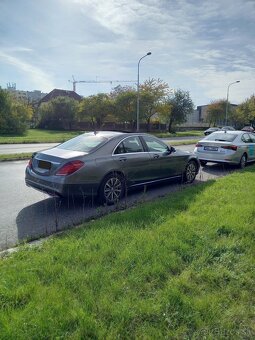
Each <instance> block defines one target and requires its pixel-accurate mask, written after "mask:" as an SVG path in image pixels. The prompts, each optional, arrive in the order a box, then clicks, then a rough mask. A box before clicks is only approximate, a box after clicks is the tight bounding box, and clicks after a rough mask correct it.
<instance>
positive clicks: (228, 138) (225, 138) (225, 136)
mask: <svg viewBox="0 0 255 340" xmlns="http://www.w3.org/2000/svg"><path fill="white" fill-rule="evenodd" d="M236 137H237V135H236V134H232V133H225V132H220V133H217V132H214V133H213V134H211V135H209V136H207V137H205V138H204V139H205V140H212V141H215V142H217V141H219V142H233V140H235V139H236Z"/></svg>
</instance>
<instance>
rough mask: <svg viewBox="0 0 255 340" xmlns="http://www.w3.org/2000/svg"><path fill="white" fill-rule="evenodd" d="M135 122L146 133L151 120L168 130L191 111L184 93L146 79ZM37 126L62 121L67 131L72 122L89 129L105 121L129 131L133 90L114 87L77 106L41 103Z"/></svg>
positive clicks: (61, 102)
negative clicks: (140, 123) (87, 123)
mask: <svg viewBox="0 0 255 340" xmlns="http://www.w3.org/2000/svg"><path fill="white" fill-rule="evenodd" d="M139 93H140V95H139V122H142V123H145V124H146V127H147V131H150V127H151V123H152V121H157V122H161V123H164V124H167V125H168V129H169V131H172V129H173V128H174V126H175V125H176V124H181V123H183V122H185V121H186V118H187V115H188V114H190V113H192V112H193V110H194V104H193V102H192V99H191V98H190V95H189V92H188V91H183V90H180V89H179V90H177V91H175V92H174V93H172V92H171V90H170V89H169V85H168V84H167V83H165V82H163V81H162V80H160V79H149V80H146V81H145V82H144V83H143V84H141V85H140V91H139ZM38 117H39V126H40V127H41V128H45V127H47V126H49V125H50V123H51V122H53V121H54V122H55V123H57V122H58V121H61V120H62V121H63V120H65V122H66V123H67V124H68V126H69V128H70V129H71V127H72V124H73V123H74V122H77V121H78V122H89V123H91V126H92V127H93V129H100V128H102V127H103V125H104V123H106V122H115V123H127V124H129V126H131V127H132V129H133V130H135V128H136V123H137V122H136V120H137V90H136V88H134V87H131V86H120V85H119V86H117V87H115V88H114V89H113V90H112V91H111V92H110V93H109V94H107V93H99V94H96V95H92V96H88V97H85V98H83V99H82V100H81V102H80V103H78V102H77V101H75V100H74V99H71V98H68V97H58V98H55V99H53V100H51V101H50V102H48V103H42V105H40V108H39V110H38Z"/></svg>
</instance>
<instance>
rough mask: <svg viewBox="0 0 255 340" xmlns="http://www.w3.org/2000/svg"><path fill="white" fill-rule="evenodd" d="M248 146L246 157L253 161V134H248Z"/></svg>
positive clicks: (254, 136)
mask: <svg viewBox="0 0 255 340" xmlns="http://www.w3.org/2000/svg"><path fill="white" fill-rule="evenodd" d="M249 137H250V144H249V146H248V155H249V159H250V160H255V133H249Z"/></svg>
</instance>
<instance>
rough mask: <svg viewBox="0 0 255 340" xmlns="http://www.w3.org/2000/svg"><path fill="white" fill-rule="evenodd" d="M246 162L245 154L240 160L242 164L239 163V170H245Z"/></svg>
mask: <svg viewBox="0 0 255 340" xmlns="http://www.w3.org/2000/svg"><path fill="white" fill-rule="evenodd" d="M246 162H247V156H246V154H245V153H244V154H243V155H242V157H241V159H240V162H239V168H240V169H244V168H245V166H246Z"/></svg>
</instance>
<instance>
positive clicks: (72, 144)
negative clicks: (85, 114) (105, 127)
mask: <svg viewBox="0 0 255 340" xmlns="http://www.w3.org/2000/svg"><path fill="white" fill-rule="evenodd" d="M106 141H107V138H105V137H102V136H98V135H95V136H91V135H90V136H86V135H81V136H78V137H75V138H72V139H70V140H69V141H67V142H65V143H63V144H60V145H59V146H57V147H58V148H59V149H65V150H72V151H81V152H90V151H93V149H95V148H96V147H98V146H100V145H101V144H104V142H106Z"/></svg>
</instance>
